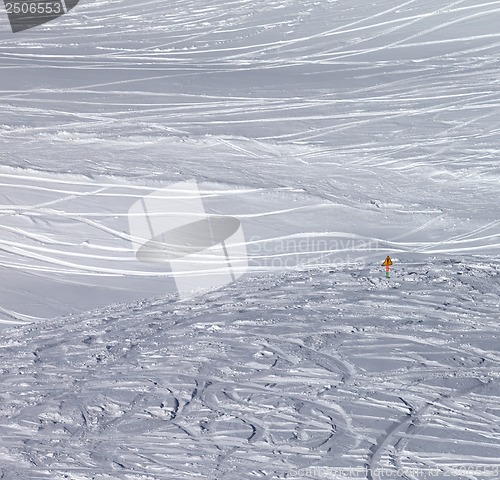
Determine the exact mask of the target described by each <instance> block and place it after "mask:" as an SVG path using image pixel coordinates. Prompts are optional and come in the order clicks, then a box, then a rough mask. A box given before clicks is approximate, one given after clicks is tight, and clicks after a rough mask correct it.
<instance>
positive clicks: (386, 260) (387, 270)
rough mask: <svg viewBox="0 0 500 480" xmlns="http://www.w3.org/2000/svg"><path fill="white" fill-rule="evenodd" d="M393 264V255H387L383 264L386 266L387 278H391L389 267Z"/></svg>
mask: <svg viewBox="0 0 500 480" xmlns="http://www.w3.org/2000/svg"><path fill="white" fill-rule="evenodd" d="M391 265H392V260H391V257H389V255H387V257H385V260H384V263H383V264H382V266H384V267H385V278H389V267H390V266H391Z"/></svg>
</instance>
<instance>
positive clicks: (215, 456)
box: [0, 261, 500, 479]
mask: <svg viewBox="0 0 500 480" xmlns="http://www.w3.org/2000/svg"><path fill="white" fill-rule="evenodd" d="M499 273H500V265H495V266H492V265H488V264H484V265H483V267H482V268H474V269H470V268H469V267H468V266H467V264H466V263H461V262H460V261H454V262H450V261H442V262H437V263H436V264H435V265H434V270H433V272H432V273H430V272H429V273H427V274H424V272H414V274H413V275H411V278H412V280H409V279H408V272H406V271H404V269H401V270H399V269H398V272H397V273H396V272H395V273H394V274H393V279H392V280H391V282H390V283H389V282H386V281H385V279H380V280H377V279H376V272H375V271H374V270H369V269H364V270H355V271H352V270H338V271H329V270H321V269H320V270H317V269H316V270H314V271H312V272H307V271H302V272H293V273H285V274H283V275H281V276H276V275H269V276H264V277H252V278H247V279H246V280H244V281H243V284H234V285H232V286H230V287H227V288H226V289H224V290H223V291H219V292H213V293H210V294H207V295H206V296H205V297H203V298H200V299H197V300H191V301H189V302H178V301H176V300H175V298H174V297H172V298H171V299H163V300H160V299H159V300H155V301H144V302H139V303H136V304H132V305H130V306H124V307H122V308H120V307H115V308H109V309H106V310H104V311H95V312H94V313H93V314H91V315H83V316H79V317H73V318H65V319H61V320H52V321H47V322H43V323H39V324H37V325H35V326H27V327H23V329H22V330H20V331H19V332H18V333H17V334H16V333H15V332H11V333H9V332H6V333H7V335H6V336H5V337H4V340H3V342H2V345H1V350H0V351H1V354H2V369H1V381H2V385H3V389H2V394H1V397H2V402H1V409H0V428H1V429H2V432H3V438H2V451H1V454H2V459H3V461H2V465H3V467H2V468H3V471H4V475H7V476H6V478H28V477H29V478H33V479H38V478H40V479H43V478H59V477H60V476H61V478H62V475H63V474H67V475H69V476H70V478H92V476H93V475H95V474H96V473H97V472H98V474H99V475H100V477H101V478H130V479H135V478H175V479H177V478H179V479H181V478H193V476H198V475H201V476H202V477H204V478H287V477H286V475H287V474H288V476H290V475H291V472H294V471H299V470H303V469H306V468H313V467H315V468H318V469H319V468H323V469H328V468H330V469H332V470H331V471H332V472H333V469H335V468H339V467H341V466H344V467H351V468H353V469H354V468H361V467H362V466H366V467H367V471H368V472H376V471H377V469H380V468H382V467H384V468H387V469H391V470H390V471H391V472H395V471H396V469H397V468H403V467H404V468H406V469H408V470H409V471H410V469H412V468H413V469H415V468H428V469H431V468H432V469H434V470H433V471H435V472H436V471H438V472H439V476H438V477H437V478H446V476H448V475H449V474H450V472H457V471H459V468H462V469H464V468H467V466H469V468H470V466H471V465H473V466H474V467H475V468H482V469H483V471H485V472H487V471H490V473H491V472H493V471H494V468H497V467H498V465H499V464H498V458H499V456H500V452H499V448H500V447H499V445H500V442H499V439H500V431H499V429H498V427H497V425H498V424H499V412H500V404H499V397H498V376H499V373H500V368H499V367H500V356H499V355H498V352H497V351H495V350H491V346H492V345H495V344H496V343H497V342H498V340H499V338H498V326H497V312H498V306H499V305H498V295H499V294H500V290H499V289H498V285H499V284H498V281H497V282H496V287H495V290H489V291H488V293H483V289H486V288H487V287H490V286H491V280H490V279H491V278H492V277H493V278H495V279H497V280H498V277H499ZM444 278H446V280H445V279H444ZM461 296H464V297H466V298H467V301H466V302H460V303H457V301H456V299H457V298H460V297H461ZM419 301H420V302H423V303H425V306H422V305H419V304H418V302H419ZM495 302H496V303H495ZM478 466H480V467H478ZM294 469H295V470H294ZM310 471H312V470H310ZM317 471H320V470H317ZM324 471H328V470H323V472H324ZM9 472H16V474H17V475H18V476H17V477H9V475H10V473H9ZM370 475H371V473H370ZM453 476H454V477H455V478H471V477H470V476H469V477H468V476H460V475H453ZM298 478H310V477H308V476H307V475H305V476H299V477H298ZM369 478H374V477H369ZM410 478H411V477H410Z"/></svg>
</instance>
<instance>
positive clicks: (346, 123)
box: [0, 0, 500, 323]
mask: <svg viewBox="0 0 500 480" xmlns="http://www.w3.org/2000/svg"><path fill="white" fill-rule="evenodd" d="M499 19H500V3H499V2H482V3H478V2H476V1H471V0H469V1H465V0H464V1H454V2H441V3H438V4H437V5H436V4H435V2H430V1H419V2H416V1H407V2H404V3H401V4H394V3H393V2H389V1H378V2H364V1H356V2H353V1H335V2H327V1H324V2H317V1H314V2H311V1H306V2H303V1H302V2H295V1H276V2H269V1H266V2H257V3H256V2H245V1H236V2H232V3H229V4H227V3H219V2H217V1H212V2H203V3H201V2H187V1H185V0H179V1H176V2H173V3H172V2H168V3H165V2H161V1H155V2H150V3H147V4H144V3H137V2H89V3H85V2H84V3H82V4H81V5H79V6H78V8H77V9H75V10H73V11H72V12H71V14H69V15H66V16H64V17H61V18H60V19H58V20H57V21H56V22H52V23H48V24H46V25H43V26H40V27H38V28H36V29H32V30H27V31H24V32H22V33H19V34H16V35H13V34H11V33H10V32H9V29H8V26H7V24H6V22H3V23H2V25H3V26H2V30H1V32H0V35H1V36H0V68H1V82H0V89H1V95H2V107H1V108H2V117H1V118H2V119H1V121H0V142H1V146H2V148H1V150H0V155H1V161H2V164H3V165H4V166H10V167H14V168H15V169H14V170H12V169H9V168H7V169H5V168H2V169H1V170H0V181H1V182H0V183H1V187H0V215H2V217H0V218H1V219H2V223H1V224H0V227H1V237H0V240H1V243H0V272H1V275H2V277H3V276H5V275H6V276H8V277H9V279H10V281H9V282H8V284H5V283H2V284H1V285H0V308H1V310H0V320H1V321H2V322H3V323H23V322H27V321H32V320H36V319H44V318H50V317H53V316H54V315H63V314H67V313H78V312H81V311H85V310H87V309H89V308H93V307H99V306H104V305H107V304H108V303H111V302H122V301H124V300H131V299H136V300H138V299H140V298H143V297H144V296H148V294H152V295H158V294H161V293H163V292H168V291H171V286H170V284H171V282H170V283H169V281H168V275H167V278H166V279H165V281H164V282H163V283H159V281H158V278H159V276H160V277H162V276H163V277H164V278H165V275H166V274H168V272H165V269H163V270H160V271H158V269H154V270H153V271H148V270H147V269H145V267H144V266H143V265H137V264H134V258H133V255H132V252H131V244H130V242H129V240H128V239H127V238H126V233H127V228H128V226H127V224H126V213H127V211H128V208H129V207H130V205H131V204H132V203H133V201H134V199H137V195H142V194H145V193H147V192H150V191H152V189H154V188H160V187H162V186H165V185H168V184H171V183H172V182H174V181H179V180H187V179H191V178H195V179H196V180H197V181H198V182H201V183H202V186H203V187H204V188H205V189H207V190H208V191H209V192H213V191H214V190H217V191H219V192H224V193H226V192H228V191H229V197H226V196H224V195H221V197H220V202H219V203H218V204H216V205H214V206H213V211H214V212H222V213H226V214H234V215H239V216H240V218H241V219H242V221H243V222H244V224H243V227H244V228H245V232H246V235H247V239H248V240H250V239H254V240H257V239H258V240H261V241H263V240H273V239H278V242H282V240H283V239H286V238H289V237H291V238H295V239H298V238H311V236H315V235H317V234H321V235H327V236H328V238H331V239H332V240H331V243H330V247H329V249H330V250H331V252H332V255H331V256H330V258H328V259H323V260H324V262H323V263H332V258H334V259H335V263H338V262H353V261H354V262H365V261H366V256H363V255H360V254H358V253H356V254H354V255H350V257H349V258H347V257H348V255H347V254H341V255H340V258H337V257H336V255H335V252H336V251H337V250H339V249H340V248H339V247H338V245H339V243H340V241H344V242H346V241H347V242H349V241H350V242H351V244H350V245H349V246H348V249H351V250H353V249H354V248H356V249H359V248H360V245H368V249H369V250H370V252H371V253H378V251H379V250H380V255H379V256H375V255H373V256H371V257H369V259H368V260H369V261H377V262H378V261H379V258H380V256H381V257H382V258H383V257H384V256H385V254H386V253H387V249H388V248H389V250H390V251H410V252H416V251H422V252H424V253H438V252H439V253H445V254H446V253H451V252H453V253H467V254H474V253H477V254H487V255H489V254H495V255H497V254H498V246H499V240H498V238H499V233H500V230H499V223H498V214H497V204H498V200H497V199H498V196H499V192H500V186H499V182H498V172H499V170H498V160H497V158H496V157H497V148H498V143H497V137H498V135H497V133H498V125H499V123H498V122H499V108H498V106H499V104H500V92H499V89H498V82H499V80H498V75H497V72H498V64H499V56H498V36H499V35H500V34H499V33H498V32H497V25H498V20H499ZM19 167H20V168H21V170H19V169H18V168H19ZM16 168H17V169H16ZM25 168H30V169H35V170H38V171H40V170H41V171H46V172H47V171H50V172H52V174H51V175H47V174H45V176H44V175H42V174H41V173H35V172H27V171H26V170H25ZM55 173H57V176H55V175H54V174H55ZM69 174H71V175H69ZM75 175H76V176H75ZM82 175H83V177H82ZM99 175H101V176H99ZM103 175H104V177H102V176H103ZM110 176H112V177H111V178H110ZM42 177H44V178H43V179H42ZM117 185H119V186H117ZM140 187H144V188H142V189H141V188H140ZM234 189H236V190H238V191H243V192H245V194H244V195H236V197H235V196H234V192H232V191H231V190H234ZM253 189H258V191H257V192H256V191H255V190H253ZM227 198H229V199H230V200H229V202H230V204H231V207H230V210H231V211H227V210H228V207H227V204H228V200H227ZM235 198H236V199H237V201H233V199H235ZM290 205H292V209H290ZM294 207H297V209H295V210H293V208H294ZM285 211H286V212H287V213H288V214H285ZM69 232H71V233H69ZM314 238H317V237H316V236H315V237H314ZM354 244H355V245H354ZM269 245H272V244H269V243H266V244H265V245H262V244H261V248H260V249H259V248H256V249H255V250H254V251H253V252H250V253H251V254H253V256H254V257H260V258H257V259H255V261H254V262H253V264H252V265H253V267H257V268H259V267H262V266H266V265H267V266H269V264H271V265H272V266H276V265H278V266H279V265H280V258H281V257H280V256H279V252H277V251H276V250H277V249H276V248H275V247H273V246H269ZM353 245H354V247H353ZM263 250H265V254H266V256H267V257H273V256H275V257H276V258H277V260H276V261H275V262H274V263H273V262H272V261H267V262H266V261H264V260H263V259H262V258H261V257H263V256H264V254H263ZM344 250H345V248H344ZM285 253H288V252H285ZM292 253H293V252H292ZM294 256H295V255H294ZM271 260H272V259H271ZM285 260H286V259H285ZM310 260H311V259H309V258H308V259H306V263H307V261H310ZM282 263H284V264H286V265H288V266H293V265H295V264H298V263H304V262H303V261H302V260H299V259H298V258H294V259H291V260H290V261H289V262H288V263H286V262H282ZM317 263H318V262H317ZM319 263H321V261H320V262H319Z"/></svg>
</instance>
